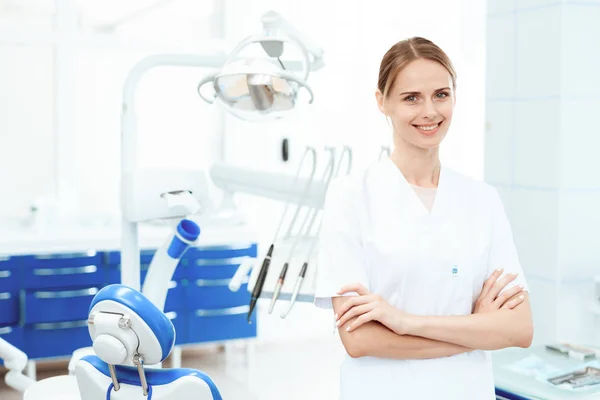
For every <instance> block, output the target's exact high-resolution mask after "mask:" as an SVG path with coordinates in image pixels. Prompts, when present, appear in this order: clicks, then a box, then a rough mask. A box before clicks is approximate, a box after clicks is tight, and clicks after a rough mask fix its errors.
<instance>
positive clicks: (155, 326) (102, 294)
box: [90, 284, 175, 360]
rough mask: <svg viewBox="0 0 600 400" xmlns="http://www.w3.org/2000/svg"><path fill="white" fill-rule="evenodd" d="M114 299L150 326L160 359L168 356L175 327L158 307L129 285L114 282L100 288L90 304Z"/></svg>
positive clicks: (171, 347)
mask: <svg viewBox="0 0 600 400" xmlns="http://www.w3.org/2000/svg"><path fill="white" fill-rule="evenodd" d="M106 300H110V301H114V302H116V303H120V304H122V305H124V306H125V307H128V308H129V309H131V310H132V311H133V312H135V313H136V314H137V315H139V316H140V318H141V319H143V320H144V322H145V323H146V324H147V325H148V326H149V327H150V329H151V330H152V333H154V336H156V339H157V340H158V342H159V343H160V348H161V350H162V359H163V360H164V359H165V358H167V357H168V356H169V354H170V353H171V350H173V345H174V344H175V328H174V327H173V323H172V322H171V320H170V319H169V318H167V316H166V315H165V314H164V313H163V312H162V311H160V310H159V309H158V307H156V306H155V305H154V304H152V302H151V301H150V300H148V299H147V298H146V296H144V295H143V294H141V293H140V292H138V291H137V290H134V289H132V288H130V287H129V286H125V285H120V284H114V285H108V286H105V287H104V288H102V289H101V290H100V291H99V292H98V293H97V294H96V296H95V297H94V299H93V300H92V303H91V304H90V312H91V311H92V308H94V306H95V305H96V304H98V303H100V302H101V301H106Z"/></svg>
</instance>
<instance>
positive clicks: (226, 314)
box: [188, 305, 256, 343]
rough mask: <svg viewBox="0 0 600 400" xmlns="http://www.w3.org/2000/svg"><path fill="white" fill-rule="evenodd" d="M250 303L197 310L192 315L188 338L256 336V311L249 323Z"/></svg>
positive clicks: (219, 339) (228, 338) (202, 339)
mask: <svg viewBox="0 0 600 400" xmlns="http://www.w3.org/2000/svg"><path fill="white" fill-rule="evenodd" d="M248 309H249V307H248V305H243V306H238V307H230V308H221V309H213V310H196V311H195V312H194V313H193V314H192V315H190V322H189V330H188V340H189V341H190V342H191V343H196V342H216V341H221V340H231V339H241V338H247V337H254V336H256V313H253V314H252V318H251V319H250V321H251V323H250V324H249V323H248V320H247V314H248Z"/></svg>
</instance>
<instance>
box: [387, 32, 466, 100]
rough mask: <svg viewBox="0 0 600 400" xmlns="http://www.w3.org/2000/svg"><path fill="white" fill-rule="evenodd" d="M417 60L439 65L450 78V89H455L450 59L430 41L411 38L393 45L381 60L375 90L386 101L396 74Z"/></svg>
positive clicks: (454, 73)
mask: <svg viewBox="0 0 600 400" xmlns="http://www.w3.org/2000/svg"><path fill="white" fill-rule="evenodd" d="M418 59H425V60H431V61H435V62H438V63H440V64H441V65H442V66H443V67H444V68H446V69H447V70H448V72H449V73H450V76H451V77H452V89H456V71H455V70H454V66H453V65H452V62H451V61H450V58H449V57H448V55H447V54H446V53H444V51H443V50H442V49H440V48H439V47H438V46H437V45H436V44H434V43H433V42H432V41H430V40H427V39H425V38H422V37H412V38H409V39H405V40H402V41H400V42H398V43H396V44H395V45H393V46H392V47H391V48H390V49H389V50H388V51H387V53H385V55H384V56H383V59H382V60H381V65H380V66H379V81H378V84H377V88H378V89H379V90H380V91H381V93H383V98H384V99H386V98H387V96H388V95H389V91H390V89H391V88H392V86H393V85H394V82H395V80H396V77H397V76H398V73H399V72H400V71H401V70H402V69H403V68H405V67H406V66H407V65H408V64H409V63H410V62H412V61H414V60H418Z"/></svg>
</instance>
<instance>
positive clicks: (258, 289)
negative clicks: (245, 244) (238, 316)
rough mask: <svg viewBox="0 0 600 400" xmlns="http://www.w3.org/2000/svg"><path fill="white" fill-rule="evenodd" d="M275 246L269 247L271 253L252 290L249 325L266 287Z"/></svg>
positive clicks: (267, 256) (266, 257)
mask: <svg viewBox="0 0 600 400" xmlns="http://www.w3.org/2000/svg"><path fill="white" fill-rule="evenodd" d="M273 248H274V245H271V246H269V251H268V252H267V255H266V256H265V259H264V261H263V264H262V266H261V267H260V272H259V273H258V277H257V278H256V284H255V285H254V289H252V296H251V298H250V309H249V310H248V323H250V318H251V317H252V312H253V311H254V308H255V307H256V302H257V301H258V299H259V298H260V294H261V293H262V289H263V286H264V285H265V280H266V278H267V273H268V272H269V265H270V264H271V256H272V255H273Z"/></svg>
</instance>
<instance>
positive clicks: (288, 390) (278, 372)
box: [0, 335, 344, 400]
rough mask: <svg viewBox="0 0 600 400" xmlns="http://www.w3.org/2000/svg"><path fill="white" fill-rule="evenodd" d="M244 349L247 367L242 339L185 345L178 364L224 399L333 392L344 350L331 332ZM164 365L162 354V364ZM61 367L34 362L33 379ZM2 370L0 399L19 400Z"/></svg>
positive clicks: (330, 395)
mask: <svg viewBox="0 0 600 400" xmlns="http://www.w3.org/2000/svg"><path fill="white" fill-rule="evenodd" d="M250 354H251V355H250V359H251V361H250V365H251V368H248V367H247V363H246V360H247V353H246V349H245V345H244V344H243V343H239V344H233V345H231V346H228V347H227V349H225V350H222V349H219V348H215V347H205V348H190V349H185V350H184V352H183V358H182V364H183V367H186V368H195V369H199V370H201V371H203V372H205V373H207V374H208V375H209V376H211V378H212V379H213V381H215V383H216V384H217V386H218V387H219V390H220V391H221V394H222V396H223V399H224V400H229V399H234V400H235V399H244V400H276V399H277V400H280V399H282V398H285V399H286V400H300V399H302V400H305V399H317V400H318V399H336V398H337V395H338V382H339V379H338V376H339V375H338V374H339V372H338V371H339V365H340V363H341V361H342V358H343V356H344V351H343V348H342V347H341V344H340V342H339V338H338V337H337V336H336V335H332V336H331V338H318V339H311V340H304V341H303V340H295V341H292V342H288V343H269V344H265V343H261V344H258V343H257V344H255V345H254V347H253V351H252V352H251V353H250ZM168 365H169V361H168V360H167V362H166V363H165V366H166V367H168ZM65 371H66V364H65V363H63V362H58V363H57V362H54V363H51V364H48V363H46V364H40V365H39V366H38V374H37V379H38V380H40V379H44V378H47V377H50V376H55V375H60V374H64V373H65ZM3 375H4V374H3V372H0V399H2V400H21V399H22V396H21V394H19V393H17V392H15V391H12V390H11V389H9V388H7V387H6V384H5V383H4V376H3ZM284 394H285V395H284ZM48 400H51V399H48Z"/></svg>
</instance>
